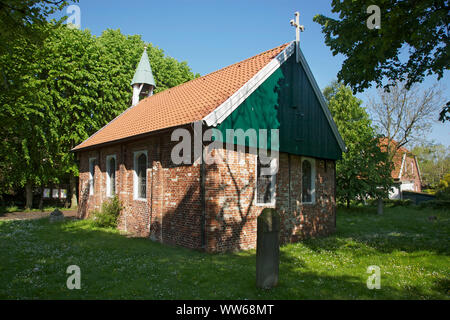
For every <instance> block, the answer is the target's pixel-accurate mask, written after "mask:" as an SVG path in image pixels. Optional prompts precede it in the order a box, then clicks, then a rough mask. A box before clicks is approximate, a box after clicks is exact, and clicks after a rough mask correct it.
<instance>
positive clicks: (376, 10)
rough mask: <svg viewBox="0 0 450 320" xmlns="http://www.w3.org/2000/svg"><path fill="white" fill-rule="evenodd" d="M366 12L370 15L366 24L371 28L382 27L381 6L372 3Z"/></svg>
mask: <svg viewBox="0 0 450 320" xmlns="http://www.w3.org/2000/svg"><path fill="white" fill-rule="evenodd" d="M366 13H369V14H370V16H369V17H368V18H367V21H366V25H367V28H369V29H371V30H372V29H381V10H380V7H379V6H377V5H375V4H372V5H370V6H368V7H367V10H366Z"/></svg>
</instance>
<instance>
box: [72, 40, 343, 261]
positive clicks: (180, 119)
mask: <svg viewBox="0 0 450 320" xmlns="http://www.w3.org/2000/svg"><path fill="white" fill-rule="evenodd" d="M150 62H151V61H149V59H148V56H147V52H146V50H144V53H143V55H142V57H141V60H140V62H139V64H138V66H137V69H136V73H135V75H134V78H133V80H132V83H131V86H132V90H133V102H132V106H131V107H130V108H128V109H127V110H125V111H124V112H123V113H122V114H121V115H119V116H118V117H116V118H115V119H114V120H112V121H111V122H110V123H109V124H107V125H106V126H105V127H103V128H102V129H100V130H99V131H98V132H96V133H95V134H93V135H92V136H91V137H89V138H88V139H87V140H85V141H84V142H82V143H81V144H79V145H78V146H76V147H75V148H74V149H73V151H75V152H76V153H77V157H78V159H79V163H80V179H79V193H80V194H79V209H78V214H79V216H80V217H81V218H85V217H89V214H90V212H92V210H94V209H99V208H100V207H101V204H102V202H104V201H106V200H107V199H108V198H110V197H112V196H113V195H117V196H118V197H119V199H120V200H121V201H122V204H123V206H124V210H123V211H122V213H121V216H120V217H119V229H120V230H122V231H124V232H127V233H130V234H134V235H136V236H140V237H148V238H150V239H152V240H155V241H160V242H162V243H167V244H172V245H179V246H184V247H188V248H193V249H202V250H205V251H208V252H218V251H229V250H245V249H251V248H255V246H256V226H257V223H256V218H257V217H258V215H259V214H260V213H261V211H262V210H263V209H264V208H265V207H272V208H276V209H277V210H278V212H279V213H280V215H281V219H282V220H281V234H280V237H281V242H282V243H288V242H295V241H299V240H301V239H304V238H308V237H315V236H322V235H327V234H330V233H332V232H334V230H335V228H336V220H335V218H336V202H335V187H336V186H335V183H336V182H335V181H336V179H335V168H336V167H335V161H336V160H338V159H340V158H341V155H342V152H343V151H345V149H346V147H345V145H344V142H343V141H342V138H341V136H340V135H339V132H338V131H337V128H336V125H335V123H334V121H333V118H332V116H331V114H330V111H329V110H328V107H327V105H326V102H325V100H324V97H323V96H322V93H321V91H320V89H319V87H318V86H317V83H316V81H315V79H314V77H313V75H312V73H311V70H310V69H309V67H308V64H307V63H306V60H305V58H304V56H303V54H302V52H301V50H300V48H299V46H298V41H293V42H290V43H287V44H283V45H281V46H279V47H276V48H274V49H271V50H268V51H265V52H263V53H260V54H258V55H256V56H254V57H251V58H248V59H246V60H243V61H241V62H238V63H235V64H233V65H230V66H228V67H225V68H223V69H220V70H218V71H215V72H213V73H210V74H208V75H206V76H203V77H200V78H196V79H194V80H191V81H189V82H186V83H183V84H181V85H179V86H177V87H174V88H170V89H167V90H164V91H162V92H159V93H157V94H154V95H153V89H154V88H155V87H156V86H157V85H158V84H157V83H155V81H154V78H153V75H152V69H151V65H150ZM194 124H195V125H197V126H198V125H200V126H201V127H202V129H203V131H205V130H206V129H208V128H215V129H216V130H218V131H220V132H223V133H225V132H227V130H229V129H234V130H238V129H242V130H243V131H246V130H248V129H251V128H254V129H268V130H269V129H270V130H272V129H277V130H278V132H279V134H278V141H279V144H278V148H279V150H278V151H279V155H278V160H277V161H278V162H277V170H276V171H274V172H273V173H272V174H269V175H267V174H264V175H263V174H262V172H263V170H262V169H263V168H264V167H265V166H267V164H263V163H262V162H261V161H260V158H259V156H258V147H256V148H252V147H251V146H250V142H249V139H244V142H242V141H240V142H239V141H236V140H235V139H234V138H233V139H228V136H226V135H224V136H225V138H224V139H223V148H222V149H221V148H219V149H215V150H213V151H212V154H214V153H218V154H220V155H221V157H222V161H221V162H218V163H216V162H215V163H212V164H208V163H207V162H206V161H202V157H199V158H198V157H197V158H196V157H195V156H194V157H192V159H193V162H192V163H191V164H185V163H182V164H176V163H174V161H173V160H172V159H173V158H172V157H171V154H172V151H173V148H174V147H175V145H176V144H177V143H178V141H172V140H173V139H172V133H173V132H174V130H175V129H180V128H181V129H186V130H187V131H188V132H192V131H193V128H194ZM205 144H206V145H207V144H208V143H207V142H203V143H202V148H205ZM239 144H241V147H242V146H243V148H240V149H239V148H238V147H239ZM230 145H231V146H232V148H230ZM225 146H227V148H226V150H225ZM234 146H235V147H236V148H234ZM206 147H207V146H206ZM233 148H234V149H233ZM267 148H268V147H267ZM202 150H203V149H202ZM237 158H239V159H240V160H238V161H237V160H236V159H237ZM271 165H272V164H271V163H270V164H269V165H268V166H269V167H270V166H271Z"/></svg>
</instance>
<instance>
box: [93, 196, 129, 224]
mask: <svg viewBox="0 0 450 320" xmlns="http://www.w3.org/2000/svg"><path fill="white" fill-rule="evenodd" d="M122 209H123V207H122V204H121V203H120V201H119V198H118V197H117V195H116V196H114V197H113V198H111V199H110V200H107V201H105V202H103V204H102V210H101V211H94V212H93V213H92V220H93V221H94V224H95V225H96V226H98V227H104V228H116V227H117V220H118V218H119V215H120V212H121V211H122Z"/></svg>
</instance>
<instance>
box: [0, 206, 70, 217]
mask: <svg viewBox="0 0 450 320" xmlns="http://www.w3.org/2000/svg"><path fill="white" fill-rule="evenodd" d="M55 209H59V210H61V211H66V210H74V208H63V207H56V206H51V207H49V206H45V207H44V208H42V210H40V209H36V208H33V209H28V210H26V209H25V208H23V207H18V206H8V207H0V217H1V216H2V215H4V214H6V213H13V212H44V211H53V210H55Z"/></svg>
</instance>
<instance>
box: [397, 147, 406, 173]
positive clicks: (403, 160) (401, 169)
mask: <svg viewBox="0 0 450 320" xmlns="http://www.w3.org/2000/svg"><path fill="white" fill-rule="evenodd" d="M405 160H406V152H405V153H404V154H403V157H402V165H401V167H400V172H399V173H398V178H399V179H401V178H402V173H403V165H404V163H405Z"/></svg>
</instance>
